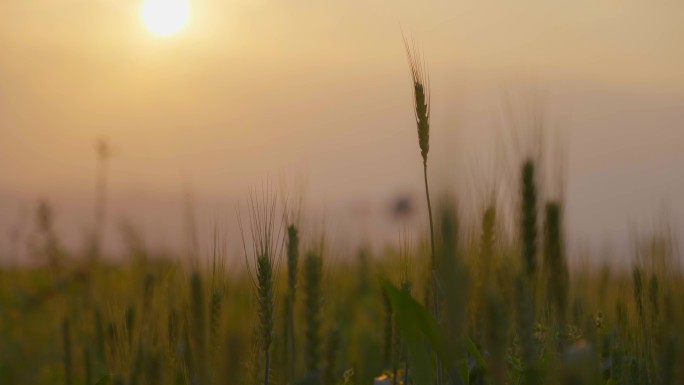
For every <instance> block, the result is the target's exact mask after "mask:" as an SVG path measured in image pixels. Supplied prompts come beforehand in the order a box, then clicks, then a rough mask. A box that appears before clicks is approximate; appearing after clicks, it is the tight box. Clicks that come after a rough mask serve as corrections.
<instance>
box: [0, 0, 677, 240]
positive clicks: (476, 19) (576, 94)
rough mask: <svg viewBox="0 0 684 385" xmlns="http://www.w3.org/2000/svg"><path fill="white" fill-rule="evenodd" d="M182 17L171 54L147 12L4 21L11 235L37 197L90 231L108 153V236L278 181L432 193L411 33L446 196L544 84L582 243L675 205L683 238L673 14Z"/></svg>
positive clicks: (338, 196)
mask: <svg viewBox="0 0 684 385" xmlns="http://www.w3.org/2000/svg"><path fill="white" fill-rule="evenodd" d="M188 1H189V3H190V7H191V15H190V19H189V23H188V25H187V27H186V28H185V29H184V30H183V31H181V32H180V33H179V34H177V35H175V36H171V37H166V38H160V37H157V36H154V35H153V34H151V33H150V32H149V31H147V30H146V29H145V27H144V26H143V24H142V22H141V18H140V6H141V3H140V2H139V1H130V0H31V1H27V0H2V1H0V53H1V56H0V165H3V166H2V169H3V171H2V172H0V198H2V197H3V196H4V197H6V199H5V203H3V202H2V201H0V214H1V213H5V214H7V215H5V218H8V217H9V218H15V217H16V216H17V215H16V213H15V212H16V211H17V207H18V206H22V205H26V204H29V203H30V202H33V201H35V199H36V198H37V197H43V196H45V197H49V198H50V199H51V200H53V201H54V202H55V204H56V205H57V206H58V207H62V208H63V209H62V212H61V214H60V215H61V216H62V217H69V214H68V213H69V212H74V213H76V212H78V213H81V214H82V215H81V217H78V216H76V215H72V216H71V217H72V218H70V219H68V220H67V219H64V220H65V221H71V222H70V223H71V224H72V227H78V226H81V225H80V224H82V223H87V222H88V217H87V215H85V214H84V213H86V212H88V210H89V209H90V207H91V203H90V200H91V197H92V186H93V183H94V182H93V179H94V170H95V163H94V152H93V150H92V148H93V142H94V141H95V139H96V138H98V137H106V138H107V139H108V140H109V142H110V143H111V144H112V146H113V147H114V148H115V149H116V152H117V154H116V156H115V157H114V159H113V160H112V164H111V174H112V182H111V190H112V197H111V199H112V205H113V207H117V208H119V209H120V210H121V211H119V212H117V211H116V210H114V214H113V216H117V215H119V216H122V215H128V214H129V213H130V212H126V209H125V207H131V206H134V205H135V204H137V205H138V206H142V207H143V208H142V212H144V207H147V206H145V205H143V204H141V203H140V201H138V202H137V203H136V202H134V201H135V200H136V199H142V198H140V197H141V196H144V197H146V198H145V199H148V200H153V198H151V197H155V196H163V197H165V198H164V199H166V200H168V201H169V202H173V204H177V203H178V202H177V199H176V197H179V196H180V195H181V190H182V189H183V186H186V185H191V186H192V189H193V190H194V191H195V196H196V199H197V200H198V201H201V202H206V203H205V205H206V206H208V207H211V206H212V205H219V204H221V205H223V206H230V204H232V203H231V202H232V201H231V199H234V198H236V197H240V196H244V195H245V193H246V188H247V186H249V185H254V184H257V183H260V182H261V181H263V180H264V179H265V178H268V177H271V178H274V179H278V178H279V177H281V176H282V175H289V176H292V175H305V176H306V178H307V180H308V185H309V194H308V195H309V196H312V197H313V198H311V199H312V201H315V202H316V203H320V204H321V205H323V206H325V207H332V208H333V209H334V208H335V207H338V206H341V207H346V206H345V205H346V204H347V203H346V202H355V201H357V200H364V199H365V200H370V201H372V202H375V204H378V205H380V203H378V202H383V201H384V200H386V199H388V198H391V197H393V196H394V194H398V193H404V192H409V193H411V192H413V191H419V190H418V189H419V188H420V177H421V175H420V164H419V162H418V160H419V158H418V151H417V149H416V138H415V127H414V126H413V124H414V123H413V121H412V113H411V101H410V91H411V90H410V87H409V84H408V70H407V65H406V62H405V56H404V51H403V43H402V38H401V31H402V30H403V31H404V32H405V33H407V34H409V35H413V36H415V38H416V39H417V40H418V41H419V42H420V43H421V45H422V47H423V50H424V54H425V58H426V60H427V61H428V63H429V68H430V79H431V83H432V91H433V95H432V96H433V103H434V104H433V139H432V140H433V155H432V156H433V159H434V161H433V162H434V163H435V166H434V168H435V173H436V174H438V175H440V177H439V178H435V179H436V181H435V184H438V185H440V184H441V185H442V186H448V185H449V184H450V183H454V184H458V183H457V182H459V181H460V182H463V181H465V180H468V181H472V179H473V178H472V175H471V174H472V173H473V172H472V169H473V167H474V166H473V164H479V161H478V159H482V158H486V157H487V156H489V155H490V154H491V153H492V152H494V151H497V150H496V149H495V142H496V136H497V132H500V130H501V129H505V126H506V123H505V122H504V123H502V112H501V105H500V101H501V98H500V96H501V93H502V91H501V90H502V89H509V88H511V87H513V88H515V87H517V86H519V85H520V84H522V85H523V86H524V87H529V86H530V85H531V86H532V87H533V88H539V89H542V90H544V92H543V94H544V95H545V96H544V100H545V103H546V105H548V109H549V110H550V111H552V112H553V115H552V116H553V118H552V122H551V123H552V125H554V126H556V125H557V126H560V127H562V128H563V130H564V134H563V137H564V138H566V141H567V147H568V150H567V151H568V168H569V170H568V179H569V180H568V189H569V190H568V199H569V202H568V203H569V207H570V208H571V209H572V210H570V212H571V213H570V214H569V216H570V218H569V219H570V220H571V224H572V225H573V231H574V234H576V235H577V236H578V237H595V236H596V234H599V235H600V236H603V235H604V234H607V236H609V237H611V236H620V234H623V233H625V232H626V228H627V225H628V222H630V221H631V222H639V221H642V220H644V218H650V216H649V215H650V214H651V213H653V212H655V210H656V209H657V208H658V207H659V206H660V205H663V204H664V205H666V206H668V207H669V208H670V209H671V212H672V215H673V216H674V218H675V220H677V219H679V220H680V221H681V219H684V202H683V200H684V199H683V198H682V197H684V171H683V170H684V168H682V165H684V155H682V154H683V153H684V151H682V150H681V148H682V143H684V112H682V111H684V70H683V68H684V2H682V1H680V0H663V1H656V2H653V1H650V2H645V1H617V0H612V1H611V0H608V1H595V0H594V1H590V0H577V1H548V0H543V1H542V0H523V1H520V0H517V1H513V0H511V1H503V0H501V1H481V0H480V1H415V0H414V1H403V0H402V1H396V0H394V1H392V0H377V1H367V0H364V1H361V0H322V1H311V0H294V1H274V0H234V1H224V0H188ZM511 84H513V86H511ZM504 120H505V119H504ZM460 184H461V185H462V184H463V183H460ZM26 202H29V203H26ZM83 202H88V203H87V204H84V203H83ZM217 202H221V203H217ZM169 205H172V203H169ZM138 206H135V207H138ZM162 206H163V205H162ZM223 206H222V207H223ZM174 207H175V206H174ZM333 209H331V210H333ZM155 210H156V211H168V209H164V208H163V207H162V208H160V207H156V208H155V209H154V210H153V209H151V208H150V209H149V211H150V212H149V213H147V214H146V216H147V217H148V218H165V217H163V216H162V215H159V214H155V213H154V212H153V211H155ZM129 211H130V210H129ZM179 211H180V210H179ZM207 211H211V210H209V209H207ZM135 212H136V213H138V214H140V213H141V210H135ZM228 212H229V213H230V210H228ZM155 215H156V216H155ZM148 221H150V222H151V223H152V224H151V225H150V226H151V227H155V226H154V223H157V222H164V223H167V222H168V220H166V219H158V220H157V222H155V220H154V219H148ZM328 221H334V216H332V215H331V218H330V219H329V220H328ZM10 222H11V220H7V219H4V220H2V221H0V228H3V227H7V226H9V225H8V223H10ZM169 231H171V232H172V230H169Z"/></svg>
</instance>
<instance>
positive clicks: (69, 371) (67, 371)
mask: <svg viewBox="0 0 684 385" xmlns="http://www.w3.org/2000/svg"><path fill="white" fill-rule="evenodd" d="M62 343H63V345H64V346H63V348H64V383H65V384H66V385H72V384H73V383H74V367H73V363H72V356H71V354H72V351H71V330H70V327H69V319H68V318H64V320H63V321H62Z"/></svg>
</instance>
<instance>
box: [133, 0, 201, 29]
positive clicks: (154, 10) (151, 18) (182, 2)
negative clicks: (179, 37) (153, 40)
mask: <svg viewBox="0 0 684 385" xmlns="http://www.w3.org/2000/svg"><path fill="white" fill-rule="evenodd" d="M189 14H190V7H189V5H188V2H187V1H186V0H145V3H143V6H142V18H143V22H144V23H145V26H146V27H147V29H149V30H150V32H152V33H153V34H155V35H157V36H171V35H173V34H176V33H178V32H179V31H180V30H181V29H183V27H185V24H187V22H188V17H189Z"/></svg>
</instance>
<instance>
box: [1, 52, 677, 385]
mask: <svg viewBox="0 0 684 385" xmlns="http://www.w3.org/2000/svg"><path fill="white" fill-rule="evenodd" d="M407 52H408V58H409V64H410V69H411V75H412V80H413V86H414V89H413V95H414V97H415V99H414V101H415V104H414V107H415V117H416V126H417V132H418V139H419V140H418V149H419V150H420V154H421V156H420V158H418V157H416V158H417V161H420V162H422V164H423V166H424V168H423V170H424V172H425V173H424V175H423V176H424V182H425V183H424V187H425V198H426V203H427V205H426V207H427V212H425V213H421V215H423V214H424V215H425V217H426V222H428V223H429V227H428V226H426V228H415V229H408V230H407V231H409V232H410V233H411V234H413V235H415V236H416V238H417V239H419V240H420V241H419V242H414V243H412V242H409V241H408V238H409V237H406V239H400V240H398V242H397V244H396V245H393V246H392V245H390V247H388V248H386V249H384V250H385V251H383V252H382V253H372V252H371V251H369V250H359V251H358V252H357V253H354V254H352V255H345V256H343V258H335V259H331V258H328V256H329V255H330V254H331V253H332V252H333V250H330V247H331V246H330V245H329V244H327V243H326V242H325V236H324V234H323V236H321V234H318V233H316V234H306V233H304V231H303V230H302V229H303V227H302V226H300V222H301V220H302V219H301V218H300V216H299V215H292V213H293V212H294V211H293V210H292V209H291V208H288V207H284V206H285V205H284V204H283V203H282V202H283V199H281V198H282V197H280V196H279V195H278V193H277V192H275V191H273V190H272V189H270V188H257V189H256V190H255V191H254V192H253V193H251V194H250V195H249V197H248V205H247V209H246V210H243V211H242V212H241V213H240V215H236V217H235V218H234V220H235V221H238V222H239V223H240V228H241V230H242V234H243V239H242V241H243V242H244V255H239V256H237V259H238V260H240V261H242V260H244V262H243V263H240V264H239V265H240V266H241V267H239V268H236V267H235V266H236V264H235V263H229V262H228V261H229V260H230V261H234V260H235V258H234V257H235V256H229V255H226V252H225V250H224V249H223V248H222V247H219V245H220V244H221V235H220V234H219V235H217V242H216V243H217V247H215V248H214V250H213V252H212V253H210V255H202V256H193V257H192V258H190V256H188V257H187V258H184V257H183V255H182V253H180V252H179V253H178V254H179V255H177V256H176V257H178V258H175V259H174V258H171V259H169V258H164V256H160V255H156V254H155V253H154V252H152V251H150V250H147V249H146V248H145V247H144V243H143V242H141V241H140V240H139V239H138V238H136V237H135V236H134V235H135V234H130V236H129V237H128V242H127V250H128V251H127V252H126V253H125V254H124V255H121V256H120V257H119V258H118V259H117V261H118V262H116V263H115V262H111V261H108V260H105V259H103V258H100V254H99V252H98V248H97V247H96V246H97V245H94V247H93V248H92V250H91V251H90V252H88V253H85V255H81V254H76V253H73V252H70V251H68V250H66V249H65V248H63V247H62V246H61V243H60V240H59V238H58V237H57V236H56V232H55V229H54V225H53V223H52V220H51V215H50V208H49V207H47V206H41V207H40V208H39V209H38V210H37V213H36V228H37V230H36V237H35V239H33V240H32V245H31V246H32V247H31V252H32V253H33V254H34V256H35V257H36V260H40V261H42V262H43V263H41V264H38V265H36V266H20V267H14V268H11V269H10V268H6V269H3V270H0V384H7V385H13V384H65V385H80V384H84V385H94V384H98V385H101V384H117V385H118V384H121V385H123V384H127V385H134V384H141V385H146V384H149V385H154V384H156V385H161V384H179V385H180V384H191V385H205V384H206V385H214V384H254V385H256V384H263V385H268V384H324V385H341V384H357V385H370V384H393V385H395V384H415V385H430V384H437V385H445V384H495V385H503V384H512V385H517V384H521V385H531V384H597V385H598V384H604V385H609V384H625V385H626V384H634V385H637V384H654V385H655V384H658V385H659V384H663V385H665V384H681V383H684V370H683V369H684V360H683V358H684V351H683V350H682V349H684V341H683V337H684V326H682V325H684V323H683V321H684V314H683V312H682V310H683V309H682V306H681V304H682V299H683V298H684V293H683V292H682V291H683V290H684V289H683V287H684V286H682V283H683V280H682V274H681V270H680V268H679V263H678V261H677V257H678V255H677V250H676V247H675V245H674V242H672V240H671V238H669V237H668V236H667V234H666V233H663V234H655V235H654V236H653V237H649V238H648V239H645V240H641V241H639V242H635V243H636V245H635V247H634V250H633V254H634V255H632V256H626V257H625V258H624V259H625V260H632V261H634V262H633V264H632V266H624V268H623V269H617V270H611V269H609V268H608V267H606V268H597V267H596V266H592V267H587V268H582V267H578V268H574V269H570V268H569V267H568V260H569V257H570V256H569V255H568V254H569V253H568V251H567V250H568V247H567V246H568V245H567V244H566V237H565V229H564V223H565V222H564V213H565V211H564V210H565V208H564V202H563V200H562V199H560V198H557V199H549V198H548V197H549V196H551V194H543V184H542V183H540V180H541V175H540V171H539V170H541V169H542V167H541V166H540V164H539V159H538V158H537V157H535V156H534V153H533V152H530V153H529V154H524V155H525V156H521V157H520V159H519V165H518V168H517V169H518V172H517V175H515V178H516V179H517V180H518V182H517V186H518V187H517V190H516V191H515V193H514V194H512V195H511V196H508V197H505V198H503V199H504V200H506V201H507V202H512V204H511V206H512V207H515V210H513V211H514V214H513V215H512V216H511V217H510V218H507V217H506V215H505V214H504V213H505V212H506V211H505V210H502V209H501V207H502V206H503V205H504V204H503V202H500V201H499V200H500V199H501V198H492V199H491V201H490V202H489V204H488V205H486V206H485V207H483V209H482V211H481V213H479V214H478V220H477V221H476V223H477V225H472V224H469V225H468V226H465V225H461V224H462V223H464V222H465V221H462V220H459V219H460V217H459V210H458V207H459V205H466V204H468V202H456V201H448V200H446V201H440V202H438V203H434V202H430V192H429V188H428V186H429V181H430V179H429V175H428V174H429V173H428V171H429V167H428V164H429V162H428V155H429V133H430V98H429V89H428V84H427V81H426V79H427V74H426V73H425V71H424V68H423V66H422V65H421V64H422V61H421V58H420V55H419V54H418V52H417V50H416V49H415V47H412V46H410V45H408V46H407ZM421 187H422V186H421ZM561 195H562V194H561ZM493 196H494V197H497V195H496V194H493ZM461 207H462V206H461ZM332 220H334V218H333V219H332ZM510 223H512V224H513V225H512V226H507V225H506V224H510Z"/></svg>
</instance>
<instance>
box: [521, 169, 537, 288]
mask: <svg viewBox="0 0 684 385" xmlns="http://www.w3.org/2000/svg"><path fill="white" fill-rule="evenodd" d="M521 193H522V194H521V195H522V196H521V198H522V199H521V200H522V202H521V215H520V216H521V218H520V220H521V223H520V227H521V238H522V255H523V263H524V266H525V272H526V273H527V277H528V279H529V280H530V281H531V282H532V281H533V280H534V277H535V273H536V271H537V186H536V182H535V176H534V162H533V161H532V160H531V159H527V160H526V161H525V162H524V163H523V167H522V191H521Z"/></svg>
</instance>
